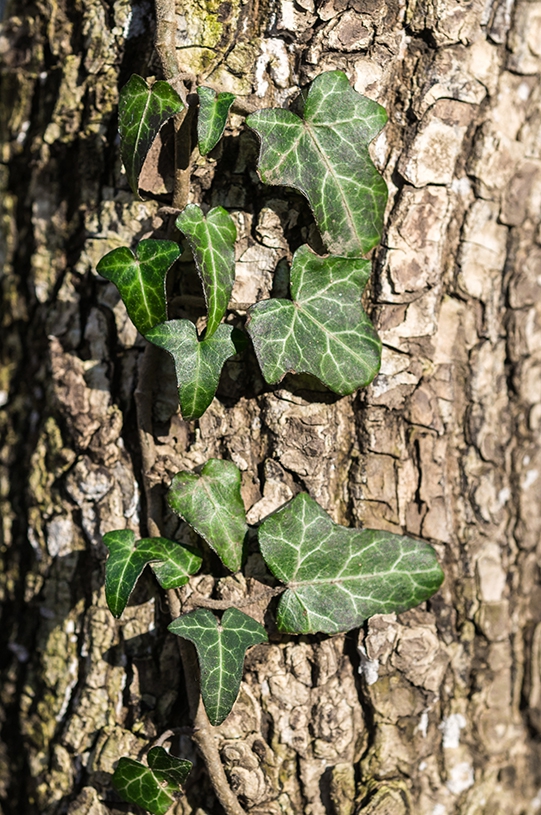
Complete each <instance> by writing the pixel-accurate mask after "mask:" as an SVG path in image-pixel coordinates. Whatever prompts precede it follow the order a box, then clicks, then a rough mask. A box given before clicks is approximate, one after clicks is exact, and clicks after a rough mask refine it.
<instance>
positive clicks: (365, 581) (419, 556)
mask: <svg viewBox="0 0 541 815" xmlns="http://www.w3.org/2000/svg"><path fill="white" fill-rule="evenodd" d="M259 545H260V547H261V553H262V555H263V557H264V559H265V561H266V563H267V565H268V567H269V569H270V570H271V572H272V573H273V574H274V575H275V576H276V577H277V578H278V579H279V580H281V581H282V582H284V583H286V584H287V589H288V590H287V591H286V592H285V593H284V594H283V595H282V596H281V597H280V601H279V605H278V612H277V621H278V628H279V629H280V631H286V632H289V633H293V634H313V633H315V632H317V631H322V632H324V633H326V634H335V633H337V632H339V631H349V630H350V629H352V628H355V627H356V626H358V625H361V623H362V622H363V621H364V620H366V619H367V618H368V617H371V616H372V615H373V614H389V613H391V612H399V611H405V610H406V609H408V608H413V607H414V606H417V605H419V603H422V602H423V600H427V599H428V598H429V597H431V596H432V595H433V594H434V592H435V591H437V590H438V588H439V587H440V585H441V582H442V580H443V572H442V570H441V568H440V565H439V563H438V561H437V559H436V554H435V552H434V550H433V549H432V547H431V546H429V545H428V544H427V543H422V542H421V541H416V540H413V539H412V538H406V537H403V536H401V535H394V534H392V533H390V532H377V531H375V530H373V529H363V530H358V529H346V528H344V527H343V526H338V525H337V524H335V523H333V521H332V520H331V519H330V518H329V516H328V515H327V513H326V512H324V511H323V509H322V508H321V507H320V506H319V504H317V503H316V502H315V501H314V500H313V498H310V496H309V495H306V494H305V493H301V494H300V495H297V496H296V498H294V499H293V500H292V501H290V503H289V504H286V506H285V507H283V508H282V509H279V510H278V511H277V512H276V513H274V514H273V515H271V516H269V517H268V518H267V519H266V520H265V521H263V523H262V524H261V526H260V528H259Z"/></svg>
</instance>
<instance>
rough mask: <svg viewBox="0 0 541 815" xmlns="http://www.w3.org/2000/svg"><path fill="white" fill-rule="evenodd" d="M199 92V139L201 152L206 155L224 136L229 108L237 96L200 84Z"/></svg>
mask: <svg viewBox="0 0 541 815" xmlns="http://www.w3.org/2000/svg"><path fill="white" fill-rule="evenodd" d="M197 94H198V96H199V115H198V118H197V139H198V142H199V152H200V153H201V155H202V156H206V155H207V153H210V151H211V150H212V148H213V147H215V146H216V145H217V144H218V142H219V141H220V139H221V138H222V136H223V132H224V130H225V126H226V124H227V116H228V113H229V108H230V107H231V105H232V104H233V102H234V101H235V96H234V94H232V93H227V92H223V93H218V94H217V93H216V91H214V90H213V89H212V88H207V87H205V85H200V86H199V88H198V89H197Z"/></svg>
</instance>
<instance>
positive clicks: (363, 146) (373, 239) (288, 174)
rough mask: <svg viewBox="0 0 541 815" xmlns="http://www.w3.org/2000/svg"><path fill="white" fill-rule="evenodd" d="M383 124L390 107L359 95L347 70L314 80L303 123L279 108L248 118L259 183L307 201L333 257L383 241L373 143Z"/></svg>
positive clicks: (382, 190) (382, 191) (381, 189)
mask: <svg viewBox="0 0 541 815" xmlns="http://www.w3.org/2000/svg"><path fill="white" fill-rule="evenodd" d="M386 121H387V114H386V112H385V110H384V109H383V108H382V107H381V106H380V105H378V104H377V103H376V102H372V100H370V99H367V98H366V97H364V96H361V94H359V93H357V92H356V91H354V90H353V88H351V86H350V84H349V81H348V79H347V77H346V75H345V74H344V73H343V72H342V71H327V72H325V73H322V74H320V75H319V76H318V77H316V79H315V80H314V81H313V83H312V85H311V87H310V90H309V91H308V95H307V97H306V101H305V103H304V111H303V118H302V119H301V118H299V117H298V116H296V115H295V114H294V113H291V112H290V111H288V110H282V109H269V110H262V111H259V112H257V113H252V114H251V115H250V116H248V118H247V119H246V123H247V124H248V125H249V126H250V127H251V128H252V129H253V130H255V132H256V133H257V135H258V136H259V138H260V141H261V152H260V156H259V173H260V176H261V179H262V180H263V181H264V182H265V183H267V184H284V185H286V186H288V187H294V188H295V189H298V190H300V192H302V193H303V194H304V195H305V196H306V197H307V199H308V201H309V203H310V206H311V208H312V211H313V213H314V217H315V219H316V223H317V225H318V227H319V230H320V232H321V234H322V237H323V241H324V243H325V245H326V246H327V249H328V251H329V252H330V253H331V254H333V255H343V256H347V257H358V256H359V255H364V254H366V252H368V251H369V250H370V249H372V248H373V247H374V246H376V245H377V244H378V243H379V241H380V239H381V233H382V227H383V213H384V210H385V204H386V201H387V187H386V184H385V182H384V180H383V178H382V177H381V176H380V174H379V173H378V171H377V170H376V168H375V166H374V164H373V163H372V160H371V158H370V155H369V152H368V145H369V143H370V142H371V141H372V139H373V138H374V137H375V136H376V135H377V134H378V133H379V131H380V130H381V129H382V127H383V126H384V124H385V122H386Z"/></svg>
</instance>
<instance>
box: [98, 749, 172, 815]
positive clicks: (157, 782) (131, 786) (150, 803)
mask: <svg viewBox="0 0 541 815" xmlns="http://www.w3.org/2000/svg"><path fill="white" fill-rule="evenodd" d="M111 783H112V785H113V787H114V788H115V789H116V791H117V792H118V793H119V795H121V796H122V798H124V800H125V801H128V803H130V804H136V805H137V806H140V807H142V808H143V809H146V810H148V812H152V813H153V815H165V813H166V812H167V810H168V809H169V807H170V806H171V805H172V803H173V797H172V793H173V792H175V791H176V787H175V786H174V785H173V784H169V783H168V784H167V785H166V786H165V787H164V786H162V784H161V779H159V778H157V777H156V775H154V773H153V772H152V770H151V769H149V768H148V767H145V765H144V764H141V763H140V762H139V761H134V760H133V759H132V758H126V756H122V758H121V759H119V761H118V764H117V766H116V769H115V772H114V773H113V777H112V779H111Z"/></svg>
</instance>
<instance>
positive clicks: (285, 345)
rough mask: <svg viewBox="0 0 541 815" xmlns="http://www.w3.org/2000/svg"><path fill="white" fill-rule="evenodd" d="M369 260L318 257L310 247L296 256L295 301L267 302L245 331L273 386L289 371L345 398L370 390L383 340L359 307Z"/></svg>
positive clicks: (260, 305)
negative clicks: (314, 379) (314, 378)
mask: <svg viewBox="0 0 541 815" xmlns="http://www.w3.org/2000/svg"><path fill="white" fill-rule="evenodd" d="M369 275H370V262H369V261H368V260H361V259H353V258H340V257H333V256H332V255H331V256H329V257H320V256H319V255H315V254H314V253H313V252H312V251H311V250H310V249H309V248H308V246H301V248H300V249H298V250H297V251H296V252H295V254H294V256H293V264H292V267H291V296H292V298H293V300H292V301H291V300H263V301H262V302H260V303H256V304H255V305H254V306H252V307H251V308H250V309H249V311H248V314H249V321H248V324H247V330H248V333H249V334H250V337H251V338H252V342H253V344H254V348H255V352H256V355H257V358H258V360H259V364H260V366H261V370H262V371H263V376H264V377H265V379H266V380H267V382H269V383H271V384H272V383H274V382H278V380H279V379H281V378H282V377H283V376H284V374H285V373H287V371H294V372H296V373H309V374H313V375H314V376H317V377H318V379H320V380H321V381H322V382H323V383H324V384H325V385H327V386H328V387H329V388H331V389H332V390H333V391H335V392H336V393H339V394H341V395H345V394H347V393H352V392H353V391H354V390H356V388H360V387H364V386H365V385H368V384H369V383H370V382H371V381H372V380H373V378H374V377H375V376H376V374H377V372H378V370H379V366H380V362H381V341H380V339H379V337H378V335H377V333H376V331H375V329H374V327H373V325H372V323H371V322H370V320H369V319H368V317H367V315H366V313H365V312H364V310H363V307H362V305H361V294H362V292H363V289H364V287H365V285H366V282H367V280H368V277H369Z"/></svg>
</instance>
